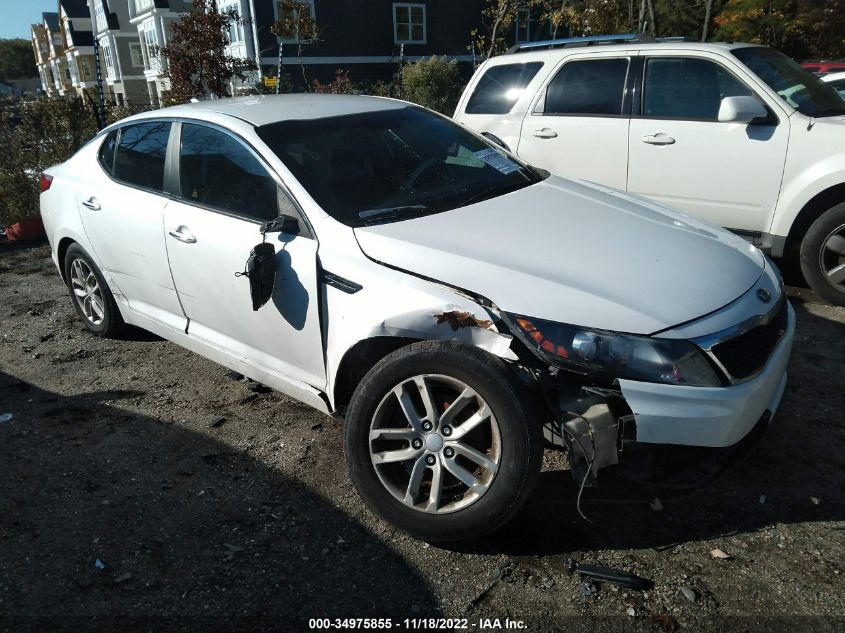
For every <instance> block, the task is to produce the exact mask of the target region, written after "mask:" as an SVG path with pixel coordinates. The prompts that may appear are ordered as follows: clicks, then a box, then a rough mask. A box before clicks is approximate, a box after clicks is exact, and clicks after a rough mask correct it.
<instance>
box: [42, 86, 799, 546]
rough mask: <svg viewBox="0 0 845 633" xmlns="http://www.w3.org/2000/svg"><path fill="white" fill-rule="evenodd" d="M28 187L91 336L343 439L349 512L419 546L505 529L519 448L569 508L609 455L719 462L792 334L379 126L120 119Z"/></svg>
mask: <svg viewBox="0 0 845 633" xmlns="http://www.w3.org/2000/svg"><path fill="white" fill-rule="evenodd" d="M573 151H577V148H573ZM41 188H42V194H41V208H42V215H43V219H44V224H45V226H46V228H47V232H48V236H49V239H50V244H51V246H52V251H53V257H54V260H55V262H56V265H57V267H58V269H59V272H60V273H61V275H62V277H63V279H64V280H65V282H66V283H67V286H68V289H69V291H70V296H71V298H72V300H73V302H74V305H75V307H76V310H77V312H78V314H79V316H80V318H81V319H82V321H83V322H84V323H85V326H86V327H87V328H88V329H89V330H90V331H91V332H93V333H94V334H98V335H104V336H112V335H117V334H118V333H119V332H120V330H121V329H122V328H123V327H124V326H125V325H126V324H131V325H134V326H138V327H141V328H144V329H147V330H149V331H151V332H154V333H156V334H158V335H160V336H162V337H164V338H167V339H170V340H171V341H174V342H175V343H177V344H179V345H182V346H184V347H186V348H188V349H191V350H193V351H195V352H197V353H199V354H201V355H203V356H206V357H208V358H210V359H212V360H214V361H216V362H218V363H220V364H222V365H224V366H226V367H229V368H231V369H234V370H236V371H238V372H240V373H243V374H245V375H247V376H249V377H251V378H253V379H255V380H256V381H260V382H262V383H264V384H266V385H269V386H271V387H273V388H275V389H277V390H279V391H281V392H284V393H285V394H288V395H290V396H292V397H294V398H297V399H299V400H300V401H302V402H304V403H306V404H308V405H311V406H312V407H314V408H315V409H318V410H319V411H322V412H324V413H331V414H334V415H336V416H338V417H341V418H344V419H345V423H346V451H345V452H346V459H347V463H348V467H349V471H350V474H351V477H352V480H353V482H354V483H355V485H356V487H357V489H358V490H359V492H360V493H361V495H362V497H363V498H364V500H365V501H366V502H367V503H368V504H369V505H370V507H371V508H372V509H373V510H374V511H375V512H377V513H378V514H379V515H380V516H381V517H383V518H385V519H386V520H388V521H390V522H391V523H393V524H394V525H396V526H398V527H399V528H401V529H403V530H405V531H407V532H409V533H410V534H413V535H415V536H417V537H419V538H423V539H427V540H431V541H438V540H440V541H443V540H446V541H450V540H452V541H453V540H460V539H468V538H475V537H478V536H481V535H483V534H485V533H488V532H490V531H492V530H495V529H496V528H498V527H499V526H501V525H503V524H504V523H505V522H506V521H507V520H509V519H510V518H511V517H513V516H514V514H515V513H516V512H517V511H518V510H519V508H520V506H521V505H522V503H523V502H524V501H525V500H526V498H527V496H528V495H529V493H530V492H531V489H532V486H533V484H534V482H535V481H536V479H537V477H538V474H539V471H540V465H541V456H542V447H543V433H544V432H545V436H546V440H547V441H549V442H551V443H558V444H561V445H563V446H564V447H565V448H566V449H567V450H568V451H569V460H570V463H571V464H572V471H573V474H574V475H575V476H576V482H577V484H578V485H579V486H581V487H582V488H583V486H585V485H588V484H590V483H592V482H593V481H594V480H595V479H596V478H597V477H598V476H599V474H600V471H603V470H605V471H607V472H609V471H610V470H618V471H619V470H620V469H621V471H620V472H622V471H625V469H624V468H622V467H623V466H625V463H626V459H627V455H628V453H629V452H630V453H636V452H647V451H655V452H656V453H655V454H658V455H660V456H663V457H665V456H666V455H667V447H669V446H671V447H672V448H668V454H669V455H674V456H675V457H676V458H679V459H675V465H674V466H672V467H671V468H670V469H669V470H670V471H672V474H674V470H683V469H682V468H680V467H679V466H678V463H680V462H688V463H685V464H684V465H685V466H686V467H690V468H692V466H693V465H694V463H693V460H688V459H687V455H688V453H687V452H684V451H688V450H690V449H689V447H708V448H712V449H716V452H720V453H724V452H729V451H724V450H722V449H725V448H727V447H734V448H736V447H739V448H743V447H744V446H746V445H747V444H748V443H749V442H750V440H751V439H752V438H753V437H756V433H753V432H752V431H754V430H756V429H760V428H762V427H764V426H765V425H766V424H767V423H768V421H769V420H770V419H771V416H772V414H774V412H775V410H776V409H777V407H778V404H779V402H780V399H781V395H782V394H783V391H784V385H785V382H786V365H787V360H788V358H789V353H790V349H791V346H792V339H793V331H794V323H795V317H794V313H793V311H792V308H791V307H790V306H789V303H788V302H787V300H786V298H785V296H784V293H783V286H782V282H781V280H780V278H779V275H778V273H777V271H776V270H775V268H774V267H773V266H772V264H771V262H770V261H769V260H767V259H766V257H765V256H764V255H763V254H762V253H761V252H760V251H759V250H757V249H756V248H755V247H753V246H751V245H749V244H748V243H747V242H745V241H743V240H742V239H740V238H738V237H735V236H734V235H733V234H731V233H729V232H727V231H724V230H722V229H719V228H715V227H712V226H710V225H707V224H704V223H702V222H700V221H697V220H694V219H692V218H690V217H688V216H686V215H683V214H680V213H677V212H673V211H670V210H668V209H666V208H664V207H660V206H658V205H655V204H652V203H648V202H644V201H642V200H637V199H634V198H632V197H629V196H627V195H625V194H623V193H621V192H618V191H615V190H611V189H607V188H603V187H599V186H595V185H590V184H587V183H584V182H577V181H571V180H565V179H562V178H557V177H553V176H550V175H549V174H548V173H547V172H543V171H540V170H537V169H534V168H532V167H530V166H528V165H526V164H524V163H523V162H521V161H520V160H519V159H517V158H515V157H514V156H513V155H511V154H509V153H508V152H506V151H504V150H502V149H500V148H498V147H496V146H494V145H492V144H490V143H489V142H488V141H486V140H485V139H484V138H482V137H480V136H478V135H476V134H474V133H472V132H470V131H469V130H467V129H466V128H464V127H463V126H460V125H457V124H455V123H453V122H452V121H450V120H449V119H447V118H445V117H442V116H439V115H437V114H435V113H433V112H430V111H428V110H425V109H423V108H420V107H417V106H413V105H411V104H408V103H404V102H401V101H395V100H390V99H381V98H374V97H354V96H335V95H289V96H278V97H256V98H244V99H236V100H218V101H210V102H205V103H197V104H190V105H184V106H177V107H173V108H167V109H163V110H158V111H155V112H147V113H144V114H140V115H137V116H133V117H130V118H128V119H125V120H123V121H120V122H118V123H116V124H114V125H112V126H111V127H109V128H107V129H105V130H103V131H102V132H101V133H100V134H98V135H97V137H96V138H95V139H93V140H92V141H91V142H90V143H88V144H87V145H86V146H85V147H84V148H82V149H81V150H80V151H79V152H78V153H77V154H76V155H75V156H74V157H73V158H71V159H70V160H68V161H67V162H66V163H63V164H61V165H57V166H55V167H53V168H51V169H49V170H48V171H47V172H46V173H44V174H43V175H42V177H41ZM696 450H697V449H696ZM699 453H700V451H698V452H696V453H695V455H698V454H699ZM661 459H663V458H662V457H661ZM637 463H640V464H643V463H651V464H652V465H654V464H656V463H657V461H654V462H644V461H642V460H639V461H638V462H637ZM660 463H661V464H663V465H664V466H665V465H666V463H667V462H665V461H661V462H660ZM633 466H634V464H633V463H631V464H629V468H628V470H631V468H633ZM663 470H664V471H665V470H666V469H665V468H664V469H663ZM659 474H660V473H657V472H656V469H655V472H649V473H639V474H638V476H643V475H654V476H655V477H657V476H658V475H659ZM663 474H665V472H664V473H663Z"/></svg>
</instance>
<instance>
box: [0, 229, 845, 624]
mask: <svg viewBox="0 0 845 633" xmlns="http://www.w3.org/2000/svg"><path fill="white" fill-rule="evenodd" d="M791 294H792V300H793V305H794V306H795V308H796V310H797V312H798V328H799V329H798V334H797V339H796V343H795V351H794V353H793V358H792V363H791V366H790V382H789V385H788V386H787V390H786V394H785V396H784V400H783V404H782V407H781V410H780V411H779V412H778V415H777V417H776V419H775V422H774V424H773V425H772V427H771V428H770V430H769V432H768V433H767V435H766V436H765V438H764V439H763V441H762V443H761V444H760V445H759V446H758V447H757V448H756V449H755V450H754V451H753V452H752V453H751V455H750V456H749V457H748V459H746V460H745V461H743V462H742V463H741V464H740V465H738V466H737V467H736V468H734V469H733V470H732V471H730V472H729V473H727V474H725V475H723V476H722V477H721V478H720V479H718V480H717V481H716V482H715V483H713V484H711V485H709V486H707V487H706V488H704V489H702V490H700V491H698V492H696V493H695V494H694V495H691V496H687V497H685V498H681V499H675V500H670V499H668V498H665V499H662V509H661V510H659V511H656V510H654V509H652V508H651V507H650V506H649V503H648V501H647V499H644V498H642V496H641V495H639V496H638V495H637V494H635V493H633V492H632V493H631V494H626V493H625V492H624V490H623V491H622V493H621V494H620V495H619V496H618V498H616V499H602V498H600V497H599V496H598V494H600V492H601V489H599V490H597V491H593V490H587V491H586V492H585V495H584V502H583V508H584V510H585V512H586V514H587V515H588V516H589V517H590V518H591V520H592V521H593V522H594V525H590V524H588V523H586V522H585V521H584V520H582V519H581V518H580V517H578V515H577V513H576V511H575V497H576V494H577V487H576V485H575V483H574V482H573V481H572V479H571V477H570V476H569V473H568V472H567V471H566V470H565V461H564V460H563V459H562V458H561V456H560V455H559V454H558V453H554V452H547V455H546V467H545V470H544V473H543V475H542V477H541V480H540V485H539V486H538V488H537V490H536V492H535V494H534V495H533V497H532V498H531V500H530V501H529V503H528V505H527V507H526V508H525V509H524V510H523V511H522V512H521V513H520V514H519V515H518V516H517V518H516V519H515V520H514V521H513V522H512V523H511V524H510V525H509V526H507V527H506V528H505V529H504V530H502V531H501V532H500V533H498V534H495V535H493V536H491V537H489V538H486V539H484V540H483V541H481V542H478V543H473V544H471V545H464V546H461V547H460V548H440V547H435V546H429V545H426V544H424V543H421V542H418V541H415V540H413V539H411V538H408V537H406V536H404V535H403V534H401V533H399V532H397V531H395V530H393V529H392V528H390V527H389V526H388V525H386V524H384V523H382V522H381V521H379V520H377V519H376V518H374V517H373V516H372V515H371V514H370V513H369V512H368V510H367V509H366V508H365V507H364V505H363V504H362V502H361V500H360V499H359V498H358V496H357V494H356V493H355V491H354V490H353V488H352V486H351V484H350V483H349V481H348V479H347V476H346V472H345V466H344V463H343V457H342V429H341V424H340V423H339V422H337V421H335V420H334V419H332V418H329V417H326V416H323V415H322V414H319V413H317V412H314V411H312V410H310V409H308V408H307V407H305V406H303V405H300V404H298V403H297V402H295V401H293V400H291V399H288V398H286V397H284V396H282V395H280V394H278V393H273V392H268V391H266V390H263V389H262V388H261V386H260V385H255V384H250V383H248V382H245V381H235V380H232V379H230V378H228V377H227V376H226V373H225V370H224V369H223V368H221V367H220V366H217V365H215V364H213V363H211V362H209V361H206V360H204V359H202V358H200V357H199V356H196V355H193V354H191V353H189V352H187V351H185V350H182V349H180V348H179V347H176V346H175V345H173V344H171V343H169V342H166V341H163V340H161V339H158V338H156V337H154V336H152V335H148V334H145V333H143V332H139V331H136V332H133V333H131V335H130V336H129V337H127V338H126V339H124V340H102V339H98V338H95V337H93V336H90V335H89V334H87V333H86V331H85V330H84V328H83V327H82V324H81V323H80V322H79V321H78V320H77V318H76V317H75V315H74V313H73V310H72V306H71V303H70V300H69V298H68V297H67V295H66V291H65V288H64V287H63V285H62V283H61V280H60V279H59V277H58V275H57V273H56V271H55V269H54V268H53V265H52V262H51V261H50V259H49V249H48V248H47V247H45V246H29V247H17V248H12V245H10V244H8V243H5V244H0V297H2V299H0V334H2V339H0V414H4V413H11V414H12V415H13V416H14V417H13V418H12V419H11V421H4V422H0V631H15V632H17V631H22V630H28V629H29V630H69V631H79V630H93V629H101V630H113V629H120V630H125V631H128V630H143V631H147V630H149V631H154V630H168V631H170V630H174V631H175V630H208V631H213V630H233V629H236V630H241V631H243V630H247V629H250V628H253V627H259V628H263V629H264V630H269V629H278V630H284V631H304V630H308V628H309V622H308V619H309V618H336V617H337V618H346V617H386V616H391V617H394V618H397V620H396V622H397V623H398V620H399V619H404V618H422V617H429V616H438V617H449V618H459V619H461V618H465V619H466V626H467V627H468V630H471V631H494V630H499V629H497V628H495V625H496V622H495V621H491V622H489V623H488V622H485V619H488V618H489V619H491V620H492V619H493V618H500V619H501V620H500V622H499V624H500V626H501V627H502V628H504V626H505V620H504V619H505V618H510V619H511V620H512V621H519V622H521V623H522V624H523V625H524V627H525V629H524V630H529V631H558V630H590V631H604V630H608V631H622V630H634V631H673V630H683V631H698V630H701V631H705V630H707V631H713V630H749V631H751V630H754V631H756V630H761V631H762V630H771V631H780V630H784V631H795V630H814V631H843V630H845V580H844V579H843V575H845V500H843V496H842V491H843V490H845V456H843V453H845V430H843V422H844V421H845V413H843V412H845V309H843V308H833V307H830V306H827V305H824V304H822V303H820V302H818V301H817V300H816V299H815V298H814V297H813V296H812V294H811V293H809V291H806V290H800V289H799V290H795V291H793V292H792V293H791ZM0 419H2V418H0ZM716 548H718V549H720V550H722V551H723V552H725V553H726V554H727V556H728V558H726V559H718V558H715V557H713V556H712V555H711V550H714V549H716ZM568 557H572V558H575V559H576V560H578V561H579V562H581V563H585V564H599V565H606V566H610V567H615V568H619V569H624V570H628V571H631V572H634V573H636V574H639V575H641V576H644V577H646V578H649V579H651V580H652V581H653V582H654V587H653V589H650V590H648V591H642V592H640V591H632V590H628V589H622V588H617V587H615V586H613V585H610V584H594V585H592V586H590V587H582V585H581V582H580V581H579V579H578V578H577V577H576V576H574V575H572V574H570V573H568V572H567V571H566V570H565V564H564V563H565V560H566V558H568ZM585 593H589V594H590V595H585ZM458 624H461V622H460V620H459V621H458ZM487 624H489V626H487ZM395 628H397V626H396V625H394V629H395ZM421 628H424V627H423V625H422V624H419V625H418V627H417V629H418V630H419V629H421ZM429 629H430V627H429Z"/></svg>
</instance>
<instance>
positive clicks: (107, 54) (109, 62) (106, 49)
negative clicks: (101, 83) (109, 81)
mask: <svg viewBox="0 0 845 633" xmlns="http://www.w3.org/2000/svg"><path fill="white" fill-rule="evenodd" d="M101 47H102V49H103V59H104V60H105V62H106V76H107V77H114V59H113V58H112V54H111V46H108V45H107V44H103V45H102V46H101Z"/></svg>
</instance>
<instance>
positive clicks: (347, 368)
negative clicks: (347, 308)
mask: <svg viewBox="0 0 845 633" xmlns="http://www.w3.org/2000/svg"><path fill="white" fill-rule="evenodd" d="M419 340H421V339H418V338H410V337H401V336H374V337H371V338H366V339H363V340H360V341H358V342H357V343H355V344H354V345H353V346H352V347H350V348H349V349H348V350H346V352H345V353H344V355H343V357H342V358H341V360H340V364H339V365H338V369H337V373H336V374H335V379H334V389H333V394H332V395H333V401H334V409H335V411H338V412H340V413H341V414H343V413H345V411H346V407H347V405H348V404H349V402H350V401H351V400H352V394H353V393H355V389H356V388H357V387H358V384H359V383H360V382H361V380H362V379H363V378H364V376H365V375H366V374H367V372H368V371H370V369H372V368H373V367H374V366H375V365H376V363H378V362H379V361H380V360H381V359H382V358H384V357H385V356H387V355H389V354H392V353H393V352H395V351H396V350H398V349H401V348H403V347H405V346H407V345H410V344H412V343H415V342H417V341H419Z"/></svg>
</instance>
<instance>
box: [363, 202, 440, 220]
mask: <svg viewBox="0 0 845 633" xmlns="http://www.w3.org/2000/svg"><path fill="white" fill-rule="evenodd" d="M426 209H428V207H427V206H425V205H424V204H406V205H403V206H397V207H386V208H384V209H368V210H366V211H360V212H358V217H359V218H361V219H362V220H364V223H365V224H375V223H377V222H383V221H384V220H399V219H405V218H409V217H413V216H415V215H418V214H419V213H420V211H425V210H426Z"/></svg>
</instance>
